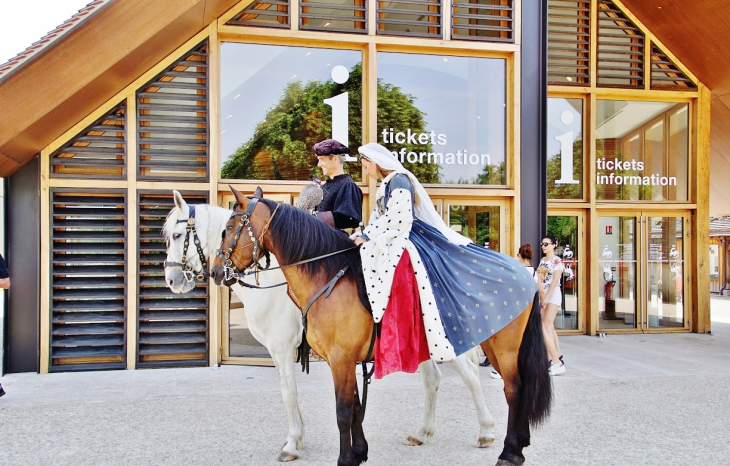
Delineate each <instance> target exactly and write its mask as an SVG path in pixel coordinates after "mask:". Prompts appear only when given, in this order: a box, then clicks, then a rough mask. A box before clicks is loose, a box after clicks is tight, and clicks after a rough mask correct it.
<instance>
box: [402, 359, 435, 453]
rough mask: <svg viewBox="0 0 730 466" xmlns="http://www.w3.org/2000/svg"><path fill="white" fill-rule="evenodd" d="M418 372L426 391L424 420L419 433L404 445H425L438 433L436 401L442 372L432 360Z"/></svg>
mask: <svg viewBox="0 0 730 466" xmlns="http://www.w3.org/2000/svg"><path fill="white" fill-rule="evenodd" d="M418 370H419V371H420V372H421V376H422V377H423V388H424V389H425V391H426V399H425V401H424V403H423V418H422V419H421V427H419V429H418V432H416V433H415V434H413V435H409V436H408V438H407V439H405V441H404V442H403V445H409V446H418V445H423V441H424V440H425V439H426V437H431V436H433V434H434V432H435V431H436V400H437V398H438V390H439V385H440V384H441V370H440V369H439V368H438V366H437V365H436V362H435V361H433V360H432V359H429V360H427V361H423V362H422V363H421V364H419V365H418Z"/></svg>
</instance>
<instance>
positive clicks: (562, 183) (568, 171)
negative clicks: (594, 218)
mask: <svg viewBox="0 0 730 466" xmlns="http://www.w3.org/2000/svg"><path fill="white" fill-rule="evenodd" d="M547 151H548V152H547V153H548V161H547V183H548V199H574V200H582V199H583V192H584V190H583V185H584V184H585V183H584V182H583V99H565V98H558V97H551V98H550V99H548V140H547Z"/></svg>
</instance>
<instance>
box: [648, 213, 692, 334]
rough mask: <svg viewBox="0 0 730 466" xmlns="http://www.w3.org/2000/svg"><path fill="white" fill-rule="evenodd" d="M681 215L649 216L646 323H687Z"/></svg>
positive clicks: (660, 325) (662, 325) (652, 325)
mask: <svg viewBox="0 0 730 466" xmlns="http://www.w3.org/2000/svg"><path fill="white" fill-rule="evenodd" d="M683 221H684V219H683V218H682V217H649V220H648V222H649V246H648V254H649V261H648V271H649V273H648V283H647V285H648V288H647V290H646V291H647V296H646V299H647V303H646V307H647V318H648V321H647V326H648V327H649V328H671V327H683V326H684V304H683V303H684V299H683V293H684V281H683V280H684V279H683V277H682V275H683V271H684V241H683V234H682V231H683V230H682V224H683Z"/></svg>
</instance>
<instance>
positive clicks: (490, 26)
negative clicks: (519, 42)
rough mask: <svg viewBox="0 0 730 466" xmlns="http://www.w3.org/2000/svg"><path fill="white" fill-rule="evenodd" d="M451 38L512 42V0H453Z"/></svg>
mask: <svg viewBox="0 0 730 466" xmlns="http://www.w3.org/2000/svg"><path fill="white" fill-rule="evenodd" d="M451 23H452V29H451V38H452V39H457V40H481V41H487V42H514V40H515V39H514V6H513V2H512V0H454V2H453V6H452V22H451Z"/></svg>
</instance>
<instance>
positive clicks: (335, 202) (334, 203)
mask: <svg viewBox="0 0 730 466" xmlns="http://www.w3.org/2000/svg"><path fill="white" fill-rule="evenodd" d="M317 211H318V212H332V217H333V218H334V221H335V228H337V229H340V230H341V229H343V228H355V227H357V226H358V225H359V224H360V222H361V221H362V191H360V188H358V187H357V185H356V184H355V182H354V181H353V180H352V178H350V175H348V174H346V173H345V174H342V175H337V176H335V177H334V178H330V179H329V180H327V182H326V183H325V184H324V185H323V186H322V202H320V203H319V205H318V206H317Z"/></svg>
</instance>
